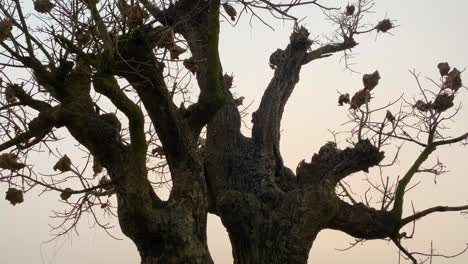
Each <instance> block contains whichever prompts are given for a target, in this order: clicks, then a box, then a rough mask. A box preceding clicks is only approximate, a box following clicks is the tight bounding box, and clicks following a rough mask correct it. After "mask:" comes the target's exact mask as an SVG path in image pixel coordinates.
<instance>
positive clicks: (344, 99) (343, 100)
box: [338, 93, 351, 106]
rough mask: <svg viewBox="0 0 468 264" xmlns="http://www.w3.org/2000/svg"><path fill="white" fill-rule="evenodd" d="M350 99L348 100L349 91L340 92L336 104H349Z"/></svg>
mask: <svg viewBox="0 0 468 264" xmlns="http://www.w3.org/2000/svg"><path fill="white" fill-rule="evenodd" d="M350 102H351V101H350V100H349V93H345V94H340V96H339V97H338V105H339V106H343V104H349V103H350Z"/></svg>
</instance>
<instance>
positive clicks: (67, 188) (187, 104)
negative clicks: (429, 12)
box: [0, 0, 468, 264]
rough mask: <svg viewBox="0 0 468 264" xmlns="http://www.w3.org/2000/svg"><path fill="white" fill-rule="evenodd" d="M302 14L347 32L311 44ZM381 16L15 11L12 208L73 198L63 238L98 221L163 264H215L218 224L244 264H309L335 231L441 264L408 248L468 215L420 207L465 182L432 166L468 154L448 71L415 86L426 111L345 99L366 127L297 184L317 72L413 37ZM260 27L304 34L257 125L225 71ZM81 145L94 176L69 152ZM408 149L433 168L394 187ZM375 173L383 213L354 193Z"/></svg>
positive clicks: (15, 0)
mask: <svg viewBox="0 0 468 264" xmlns="http://www.w3.org/2000/svg"><path fill="white" fill-rule="evenodd" d="M302 7H307V8H316V9H319V10H321V11H322V12H323V14H324V17H325V19H327V20H328V21H330V22H331V24H332V25H333V28H332V30H331V31H330V33H328V34H327V35H326V36H325V37H313V36H311V33H310V32H309V30H313V28H312V27H309V26H307V25H303V24H301V19H298V18H297V17H295V15H294V10H295V9H297V8H302ZM373 7H374V3H373V1H371V0H358V1H356V2H353V3H344V4H343V6H336V7H335V6H331V5H330V6H329V5H328V4H325V3H321V2H320V1H290V2H288V3H280V2H279V1H263V0H258V1H257V0H254V1H219V0H197V1H193V0H190V1H189V0H179V1H146V0H140V1H136V0H135V1H133V0H132V1H126V0H118V1H104V0H101V1H99V0H75V1H62V0H56V1H53V2H51V1H49V0H35V1H34V2H33V8H32V9H31V8H29V7H28V6H27V5H25V4H24V3H22V2H20V1H19V0H1V1H0V11H1V12H0V18H1V19H0V46H1V49H0V56H1V59H0V63H1V67H2V72H1V74H2V76H1V82H0V84H1V100H0V101H1V106H0V118H1V120H0V125H1V126H2V130H1V131H0V138H1V142H0V151H1V154H0V168H1V169H2V170H1V172H0V182H1V183H2V185H3V184H4V185H6V186H8V187H7V191H6V193H5V199H6V200H7V201H8V202H10V203H11V204H12V205H14V206H17V205H18V204H21V203H23V202H27V194H28V192H29V191H31V190H32V189H37V188H39V189H41V190H43V191H44V192H49V191H53V192H56V193H57V197H58V198H59V199H61V200H62V201H63V202H64V203H65V204H67V205H68V206H69V209H67V210H65V211H57V212H54V217H56V218H58V219H61V220H60V222H59V224H58V225H57V226H54V227H53V231H54V235H56V236H58V237H60V236H62V235H65V234H68V233H69V232H73V230H75V229H76V227H77V225H78V223H79V222H80V220H81V219H82V218H83V216H84V215H88V216H91V218H92V219H93V221H94V222H95V223H96V224H97V225H98V226H99V227H101V228H103V229H104V230H106V231H109V228H110V226H109V225H108V223H106V222H105V220H103V219H102V218H101V217H100V215H102V214H103V213H104V214H106V215H110V216H115V217H117V218H118V221H119V224H120V228H121V229H122V231H123V233H124V234H125V235H126V236H127V237H128V238H130V239H131V240H132V241H133V242H134V243H135V245H136V247H137V249H138V251H139V253H140V256H141V261H142V263H145V264H146V263H212V262H213V261H212V259H211V256H210V252H209V250H208V246H207V237H206V225H207V214H208V213H212V214H215V215H217V216H219V217H220V218H221V221H222V223H223V225H224V226H225V228H226V229H227V232H228V234H229V238H230V242H231V245H232V249H233V258H234V262H235V263H306V262H307V260H308V255H309V251H310V249H311V247H312V244H313V242H314V240H315V238H316V236H317V234H318V233H319V232H320V231H321V230H325V229H333V230H338V231H342V232H344V233H346V234H349V235H350V236H352V237H354V238H356V243H355V244H358V243H360V242H362V241H366V240H376V239H385V240H388V241H389V242H391V243H393V244H394V245H395V246H396V248H398V250H399V251H400V253H401V256H402V257H403V258H405V259H407V260H408V261H410V262H412V263H423V262H427V261H429V260H432V258H433V257H436V256H437V255H438V254H435V253H434V252H433V251H430V252H429V253H420V252H413V251H411V250H410V249H408V248H407V247H406V246H405V241H406V240H407V239H410V238H412V237H413V234H414V232H413V231H414V225H415V223H416V221H418V220H420V219H422V218H424V217H426V216H428V215H431V214H433V213H436V212H448V211H456V212H459V211H464V210H468V205H463V203H462V204H461V205H460V204H457V205H447V206H445V205H443V206H435V207H430V208H425V209H422V210H417V211H416V210H414V209H413V211H411V207H410V206H409V205H410V204H411V203H410V201H409V200H408V199H407V196H408V195H407V193H408V192H409V191H410V190H412V189H413V188H414V187H415V186H416V185H417V181H415V177H416V176H417V175H418V174H422V173H429V174H432V175H434V177H435V178H437V176H439V175H441V174H443V173H445V172H447V168H446V167H445V166H444V164H443V163H442V161H439V160H437V161H436V162H435V164H434V165H430V164H428V163H430V161H432V159H431V157H433V156H434V153H435V152H436V151H437V150H438V149H440V148H441V147H443V146H445V145H460V144H461V145H466V144H467V138H468V133H467V132H462V133H461V134H456V135H453V134H451V133H450V132H447V129H448V128H450V126H451V124H452V122H453V121H454V120H456V118H457V115H459V113H460V112H461V111H462V110H463V109H462V108H461V104H460V101H459V100H458V99H459V98H460V94H462V93H466V87H464V86H463V82H462V74H463V69H462V67H463V66H459V65H456V66H455V65H451V64H449V63H448V62H445V61H442V62H435V63H434V68H437V70H438V75H437V76H433V77H428V83H429V84H427V83H423V80H422V77H421V76H420V74H419V73H418V72H417V71H415V70H413V71H411V74H412V76H413V77H414V81H415V84H416V87H417V88H418V90H415V92H414V96H413V97H407V96H403V95H402V96H401V97H400V98H395V100H393V101H390V102H389V103H388V104H385V105H380V106H378V105H375V104H373V101H374V100H375V98H378V97H379V91H378V85H379V81H380V79H381V73H380V72H379V71H378V69H376V70H372V71H370V72H369V73H366V74H363V75H362V84H361V87H357V88H355V89H354V88H346V89H345V90H342V91H341V90H340V91H339V94H338V95H337V98H336V101H335V102H334V103H337V104H338V105H339V106H341V107H342V109H343V115H347V116H348V122H347V123H345V124H344V125H343V126H342V131H341V132H339V133H337V132H332V133H331V135H332V136H333V140H332V141H329V142H326V143H325V144H324V145H323V146H322V147H321V148H320V149H319V150H318V151H316V153H315V154H314V155H313V156H312V158H311V159H310V160H308V161H305V160H304V161H302V162H300V163H299V164H298V165H297V168H296V170H295V171H293V170H291V169H290V168H288V167H287V166H286V165H285V164H284V161H283V157H282V153H281V145H280V143H281V141H280V139H281V131H282V128H281V121H282V119H283V113H284V111H285V108H286V107H287V106H286V105H287V102H288V99H289V98H290V96H291V94H292V93H293V91H294V89H295V88H296V86H297V84H298V82H299V81H300V76H301V75H300V74H301V70H302V71H303V70H304V68H305V67H306V65H310V64H315V63H320V62H321V61H323V60H325V59H327V58H328V57H330V56H332V55H335V54H341V56H342V59H343V65H344V66H345V67H346V68H348V69H349V70H351V71H352V70H353V68H352V62H351V60H352V56H353V53H352V51H353V49H354V48H355V47H356V46H357V45H359V44H358V38H359V37H360V36H362V35H369V34H377V35H379V34H385V33H389V32H391V31H392V29H393V28H394V27H395V23H396V21H394V20H391V19H389V18H384V19H381V20H380V21H378V22H376V23H374V24H370V23H369V22H368V20H367V16H368V15H369V14H371V13H372V8H373ZM248 17H251V18H252V19H255V20H256V21H258V22H259V23H261V24H264V26H266V27H271V25H270V23H269V21H270V20H271V19H280V20H282V21H285V23H289V25H290V27H291V28H292V33H291V34H290V37H289V39H288V41H287V43H286V45H285V46H284V47H281V48H278V49H277V50H276V51H274V52H272V53H271V56H270V57H269V60H268V65H269V67H270V68H271V70H272V77H271V80H270V82H269V84H268V85H267V87H266V88H264V93H263V97H262V98H261V100H260V102H259V104H258V108H256V109H251V108H249V107H248V106H247V107H243V104H244V103H245V102H244V100H245V98H244V97H243V96H239V95H237V94H236V93H235V92H233V86H235V80H236V79H235V74H228V73H225V71H224V69H223V66H222V60H221V58H220V55H219V49H220V21H222V22H223V23H232V25H234V26H235V24H236V23H237V22H238V21H239V20H240V19H248ZM314 34H319V33H314ZM221 37H222V35H221ZM267 67H268V66H267ZM457 67H458V68H457ZM356 74H358V73H356ZM259 77H260V76H259ZM382 78H385V77H384V75H383V76H382ZM193 97H195V98H196V99H193ZM314 100H320V98H317V99H314ZM250 113H251V114H250ZM311 122H312V121H311ZM243 124H245V127H246V128H245V129H242V128H241V127H242V125H243ZM243 130H244V132H245V131H247V132H245V133H242V131H243ZM70 142H71V144H76V145H75V146H76V151H78V152H79V153H80V156H81V158H80V160H76V159H77V157H79V156H78V155H76V154H75V153H64V152H63V151H62V150H61V147H63V145H64V144H65V145H66V144H70ZM402 143H405V144H410V145H414V146H416V147H418V148H419V149H420V152H419V153H417V155H416V157H414V161H413V162H412V165H411V166H410V167H409V168H402V169H403V172H401V173H399V176H398V175H391V176H387V175H388V174H387V173H385V170H386V169H387V168H388V167H392V166H394V165H395V164H396V162H397V161H398V157H399V155H400V150H401V149H402ZM395 146H396V148H395ZM395 149H396V150H395ZM83 153H84V158H83V157H82V156H83ZM41 155H46V156H48V157H49V159H50V160H53V164H52V165H51V166H50V169H52V170H53V171H54V173H53V174H50V173H44V172H42V171H38V170H37V169H36V166H35V160H38V159H39V156H41ZM362 172H364V173H369V175H370V174H374V175H371V176H368V178H367V179H368V184H369V189H370V190H372V191H373V192H374V193H377V196H378V197H379V198H378V201H377V202H375V201H371V200H370V199H368V198H369V197H368V196H367V192H366V193H365V194H364V196H363V197H362V199H359V197H356V195H355V194H354V193H353V191H352V190H351V188H352V186H351V185H350V184H349V183H348V180H349V178H350V177H351V176H352V175H355V174H359V173H362ZM371 177H373V178H371ZM375 179H377V181H375ZM376 182H377V183H376ZM158 188H168V191H169V193H170V195H169V196H168V197H163V196H161V195H160V194H158V193H157V190H158ZM25 200H26V201H25ZM408 209H409V211H408ZM412 227H413V229H412ZM110 235H112V233H110ZM465 250H466V249H465ZM463 251H464V250H461V252H463ZM444 256H446V255H444ZM446 257H450V256H446Z"/></svg>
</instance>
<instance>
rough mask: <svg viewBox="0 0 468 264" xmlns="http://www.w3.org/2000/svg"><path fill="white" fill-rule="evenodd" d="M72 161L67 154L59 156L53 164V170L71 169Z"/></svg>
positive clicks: (64, 170) (63, 170)
mask: <svg viewBox="0 0 468 264" xmlns="http://www.w3.org/2000/svg"><path fill="white" fill-rule="evenodd" d="M71 165H72V162H71V160H70V158H69V157H68V156H67V155H64V156H63V157H61V158H60V159H59V160H58V161H57V163H56V164H55V165H54V171H57V170H59V171H60V172H66V171H71Z"/></svg>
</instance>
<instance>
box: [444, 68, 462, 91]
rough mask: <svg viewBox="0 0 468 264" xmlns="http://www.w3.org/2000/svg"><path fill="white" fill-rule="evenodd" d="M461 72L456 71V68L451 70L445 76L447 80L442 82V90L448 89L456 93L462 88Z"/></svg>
mask: <svg viewBox="0 0 468 264" xmlns="http://www.w3.org/2000/svg"><path fill="white" fill-rule="evenodd" d="M460 75H461V72H460V71H459V70H457V68H453V70H452V71H451V72H450V73H449V74H448V75H447V78H446V79H445V82H444V88H449V89H451V90H453V91H455V92H456V91H458V89H460V88H461V87H462V85H463V84H462V79H461V76H460Z"/></svg>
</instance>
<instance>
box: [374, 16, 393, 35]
mask: <svg viewBox="0 0 468 264" xmlns="http://www.w3.org/2000/svg"><path fill="white" fill-rule="evenodd" d="M394 27H395V26H394V25H393V23H392V21H390V19H388V18H387V19H384V20H382V21H380V22H379V23H378V24H377V26H375V29H377V32H383V33H386V32H387V31H389V30H390V29H392V28H394Z"/></svg>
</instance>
